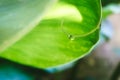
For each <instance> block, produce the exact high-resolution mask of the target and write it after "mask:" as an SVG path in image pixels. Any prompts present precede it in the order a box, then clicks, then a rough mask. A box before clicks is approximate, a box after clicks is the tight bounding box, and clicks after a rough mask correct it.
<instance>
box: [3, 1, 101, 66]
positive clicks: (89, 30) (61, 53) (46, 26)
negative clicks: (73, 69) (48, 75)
mask: <svg viewBox="0 0 120 80" xmlns="http://www.w3.org/2000/svg"><path fill="white" fill-rule="evenodd" d="M60 5H63V6H65V5H67V8H66V9H69V10H68V11H72V12H73V13H69V14H70V15H72V16H68V15H66V13H67V10H66V12H65V13H64V9H61V8H63V6H61V8H60ZM57 9H58V11H56V10H57ZM70 9H71V10H70ZM54 10H55V11H54ZM59 10H63V12H61V14H62V15H60V14H56V15H54V14H55V13H56V12H59ZM52 12H53V14H52ZM75 12H76V13H75ZM78 12H79V14H78ZM48 13H49V14H47V15H46V16H45V17H44V19H43V20H42V21H41V22H40V24H39V25H38V26H36V27H35V28H34V29H33V30H32V31H31V32H30V33H29V34H27V35H26V36H25V37H23V38H22V39H21V40H19V41H18V42H16V43H15V44H14V45H12V46H11V47H9V48H8V49H6V50H5V51H4V52H3V53H2V54H1V57H3V58H7V59H9V60H12V61H15V62H18V63H21V64H24V65H30V66H34V67H38V68H49V67H55V66H58V65H62V64H65V63H68V62H71V61H74V60H77V59H79V58H81V57H83V56H85V55H86V54H87V53H88V52H89V51H90V50H91V49H92V48H93V46H94V45H95V44H96V43H97V41H98V39H99V26H100V19H101V4H100V0H92V1H91V0H60V1H59V2H58V4H56V5H55V7H53V10H51V11H50V12H48ZM67 14H68V13H67ZM73 14H74V15H75V17H74V16H73ZM59 15H60V17H59ZM76 16H79V18H80V19H78V17H76ZM71 17H72V18H71ZM62 21H63V24H62V25H61V22H62ZM61 26H62V27H61ZM62 28H64V30H63V29H62ZM66 33H67V35H66ZM69 34H72V35H73V36H76V35H77V36H78V37H76V38H75V39H74V40H70V39H69V38H68V35H69Z"/></svg>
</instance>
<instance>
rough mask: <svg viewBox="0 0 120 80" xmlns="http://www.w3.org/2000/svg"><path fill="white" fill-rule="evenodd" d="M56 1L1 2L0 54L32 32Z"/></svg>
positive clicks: (16, 0)
mask: <svg viewBox="0 0 120 80" xmlns="http://www.w3.org/2000/svg"><path fill="white" fill-rule="evenodd" d="M55 1H56V0H44V1H41V0H34V1H33V0H0V52H1V51H3V50H5V49H6V48H7V47H9V46H10V45H11V44H13V43H14V42H16V41H17V40H19V39H20V38H22V37H23V36H24V35H25V34H26V33H28V32H29V31H31V30H32V29H33V27H35V26H36V25H37V24H38V23H39V22H40V20H41V19H42V16H43V14H44V13H45V12H46V11H47V10H48V8H49V7H50V6H51V5H52V4H53V3H54V2H55Z"/></svg>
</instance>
